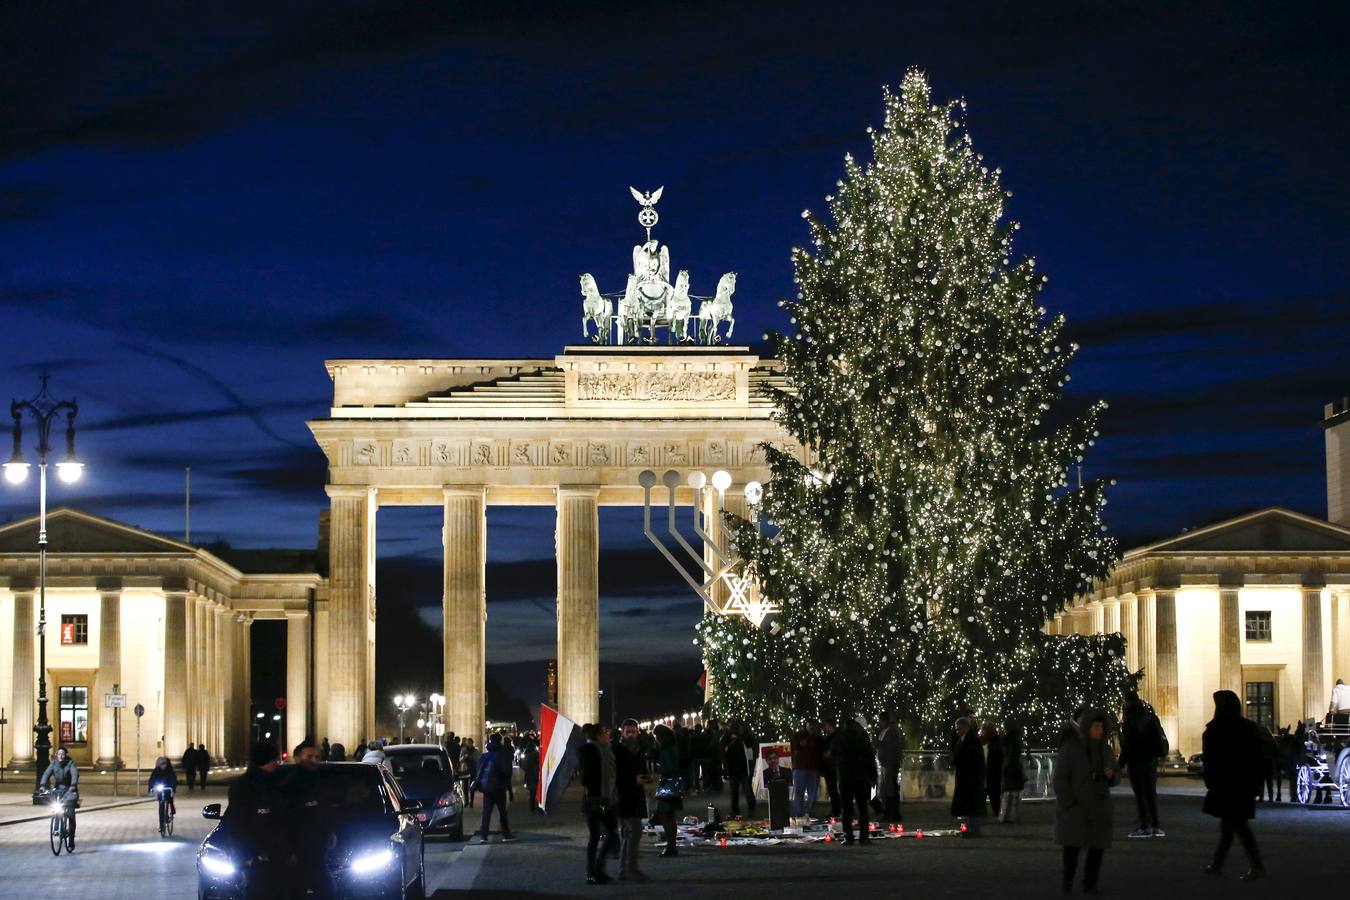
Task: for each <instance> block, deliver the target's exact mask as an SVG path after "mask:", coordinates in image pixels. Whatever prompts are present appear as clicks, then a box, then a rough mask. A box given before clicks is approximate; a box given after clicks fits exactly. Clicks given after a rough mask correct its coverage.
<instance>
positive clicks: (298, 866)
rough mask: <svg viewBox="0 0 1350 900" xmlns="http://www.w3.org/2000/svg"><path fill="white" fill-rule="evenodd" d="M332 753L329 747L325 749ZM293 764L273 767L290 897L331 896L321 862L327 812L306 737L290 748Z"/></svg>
mask: <svg viewBox="0 0 1350 900" xmlns="http://www.w3.org/2000/svg"><path fill="white" fill-rule="evenodd" d="M328 749H329V755H331V754H332V747H331V746H330V747H329V748H328ZM291 761H292V762H293V763H294V765H290V766H282V767H281V768H279V769H278V770H277V778H278V779H279V782H278V792H279V793H280V796H281V805H282V810H283V812H282V815H283V816H284V818H283V820H282V824H283V825H284V826H285V827H286V828H287V829H288V830H289V832H290V853H291V855H290V857H289V858H288V860H287V862H288V863H289V868H290V873H289V874H290V882H291V896H293V897H332V896H333V884H332V879H331V877H330V876H329V874H328V866H327V865H326V863H325V854H326V853H327V851H328V849H329V847H330V846H331V841H332V839H333V831H332V826H331V811H330V810H326V809H324V807H323V803H322V799H321V794H322V791H321V785H320V778H319V763H320V762H322V760H321V759H320V751H319V749H318V748H317V747H315V746H314V742H313V741H311V740H309V739H308V738H306V739H305V740H303V741H301V742H300V743H299V744H296V746H295V749H293V750H292V751H291Z"/></svg>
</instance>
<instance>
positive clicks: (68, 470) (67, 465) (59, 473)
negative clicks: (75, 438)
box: [56, 461, 84, 484]
mask: <svg viewBox="0 0 1350 900" xmlns="http://www.w3.org/2000/svg"><path fill="white" fill-rule="evenodd" d="M83 473H84V463H81V462H69V461H67V462H59V463H57V464H56V477H57V478H60V479H61V480H62V481H63V482H65V483H66V484H74V483H75V482H77V481H79V480H80V475H81V474H83Z"/></svg>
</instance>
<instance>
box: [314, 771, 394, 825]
mask: <svg viewBox="0 0 1350 900" xmlns="http://www.w3.org/2000/svg"><path fill="white" fill-rule="evenodd" d="M319 775H320V779H319V794H320V796H319V803H320V805H321V806H322V807H323V808H325V809H330V810H334V811H337V812H342V813H350V814H354V815H382V814H383V813H384V811H385V801H384V796H383V795H382V794H381V792H380V776H379V772H378V770H375V769H374V768H373V767H371V768H369V769H367V768H366V767H365V766H332V767H324V768H322V769H320V770H319Z"/></svg>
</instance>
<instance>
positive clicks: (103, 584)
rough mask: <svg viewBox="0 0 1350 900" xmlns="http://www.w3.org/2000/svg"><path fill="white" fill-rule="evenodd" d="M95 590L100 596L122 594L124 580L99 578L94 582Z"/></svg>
mask: <svg viewBox="0 0 1350 900" xmlns="http://www.w3.org/2000/svg"><path fill="white" fill-rule="evenodd" d="M94 590H96V591H98V592H99V594H100V595H103V594H120V593H122V579H120V578H97V579H95V580H94Z"/></svg>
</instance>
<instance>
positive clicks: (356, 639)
mask: <svg viewBox="0 0 1350 900" xmlns="http://www.w3.org/2000/svg"><path fill="white" fill-rule="evenodd" d="M328 496H329V499H330V504H331V515H330V518H329V526H328V527H329V542H328V572H329V574H328V578H329V582H328V585H329V586H328V591H329V593H328V611H329V621H328V659H329V670H328V739H329V740H330V741H333V742H335V743H341V744H344V745H345V746H347V747H348V748H355V747H357V746H358V745H359V744H360V743H361V742H363V741H365V740H366V739H368V738H369V737H370V732H371V731H372V730H373V728H374V724H375V723H374V722H369V721H367V720H366V712H367V709H368V704H369V703H370V702H373V698H367V696H366V693H367V679H368V674H369V666H370V662H369V659H368V657H369V650H370V647H369V637H370V612H369V610H370V602H371V596H372V595H373V594H374V590H375V566H374V561H375V490H374V489H373V488H366V487H359V486H356V487H345V486H344V487H340V486H336V485H329V487H328Z"/></svg>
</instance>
